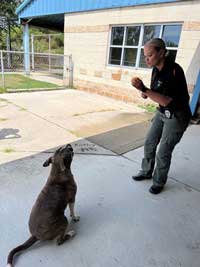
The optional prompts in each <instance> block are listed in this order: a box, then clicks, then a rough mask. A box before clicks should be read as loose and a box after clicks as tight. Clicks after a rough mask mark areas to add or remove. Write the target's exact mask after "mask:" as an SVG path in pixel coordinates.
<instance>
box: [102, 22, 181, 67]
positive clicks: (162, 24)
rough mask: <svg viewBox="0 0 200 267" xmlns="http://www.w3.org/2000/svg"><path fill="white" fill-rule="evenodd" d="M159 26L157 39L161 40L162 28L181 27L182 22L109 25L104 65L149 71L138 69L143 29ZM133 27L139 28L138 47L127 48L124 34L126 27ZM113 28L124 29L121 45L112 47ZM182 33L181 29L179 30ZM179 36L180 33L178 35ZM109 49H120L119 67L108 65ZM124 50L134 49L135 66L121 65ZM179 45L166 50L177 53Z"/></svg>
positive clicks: (113, 65) (142, 46)
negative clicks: (135, 52)
mask: <svg viewBox="0 0 200 267" xmlns="http://www.w3.org/2000/svg"><path fill="white" fill-rule="evenodd" d="M156 25H159V26H160V33H159V36H158V38H162V36H163V30H164V26H173V25H179V26H181V27H182V26H183V23H182V22H173V23H169V22H168V23H164V22H163V23H143V24H116V25H110V32H109V40H108V56H107V60H106V65H107V66H108V67H120V68H130V69H143V70H144V69H149V68H144V67H140V66H139V64H140V56H141V52H142V49H143V48H144V45H142V42H143V37H144V27H145V26H156ZM135 26H139V27H140V34H139V41H138V45H137V46H127V45H125V40H126V32H127V27H135ZM115 27H124V36H123V43H122V45H112V44H111V40H112V28H115ZM181 32H182V29H181ZM180 35H181V33H180ZM111 48H121V49H122V54H121V60H120V65H116V64H110V63H109V61H110V56H111V54H110V51H111ZM125 48H136V49H137V55H136V62H135V66H126V65H123V60H124V51H125ZM178 48H179V45H178V46H177V47H168V46H167V47H166V49H167V50H176V51H178Z"/></svg>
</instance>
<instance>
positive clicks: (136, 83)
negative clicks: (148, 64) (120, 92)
mask: <svg viewBox="0 0 200 267" xmlns="http://www.w3.org/2000/svg"><path fill="white" fill-rule="evenodd" d="M131 84H132V86H134V87H135V88H136V89H138V90H140V91H142V88H143V87H144V84H143V82H142V80H141V79H140V78H138V77H133V78H132V80H131Z"/></svg>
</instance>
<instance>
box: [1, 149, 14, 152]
mask: <svg viewBox="0 0 200 267" xmlns="http://www.w3.org/2000/svg"><path fill="white" fill-rule="evenodd" d="M3 152H4V153H12V152H15V150H14V149H13V148H5V149H4V150H3Z"/></svg>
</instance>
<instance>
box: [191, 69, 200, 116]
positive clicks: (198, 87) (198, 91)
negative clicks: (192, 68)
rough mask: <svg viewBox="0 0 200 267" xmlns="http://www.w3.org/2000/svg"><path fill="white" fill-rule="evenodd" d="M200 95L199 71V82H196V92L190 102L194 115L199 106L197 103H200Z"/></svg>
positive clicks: (199, 76)
mask: <svg viewBox="0 0 200 267" xmlns="http://www.w3.org/2000/svg"><path fill="white" fill-rule="evenodd" d="M199 96H200V72H199V75H198V78H197V82H196V85H195V88H194V93H193V96H192V100H191V102H190V109H191V112H192V115H194V113H195V110H196V106H197V103H198V100H199Z"/></svg>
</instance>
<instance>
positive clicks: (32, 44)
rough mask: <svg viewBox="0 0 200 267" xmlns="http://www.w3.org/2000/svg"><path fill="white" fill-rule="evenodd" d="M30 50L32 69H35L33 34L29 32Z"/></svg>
mask: <svg viewBox="0 0 200 267" xmlns="http://www.w3.org/2000/svg"><path fill="white" fill-rule="evenodd" d="M31 52H32V70H34V69H35V62H34V35H33V34H31Z"/></svg>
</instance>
